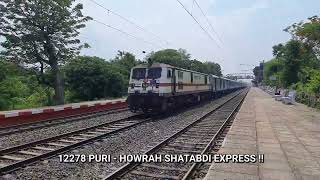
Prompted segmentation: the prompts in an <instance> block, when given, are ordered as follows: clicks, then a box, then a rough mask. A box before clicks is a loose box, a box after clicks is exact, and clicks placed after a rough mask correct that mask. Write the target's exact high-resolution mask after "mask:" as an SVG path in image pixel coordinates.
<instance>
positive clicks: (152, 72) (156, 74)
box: [148, 68, 162, 79]
mask: <svg viewBox="0 0 320 180" xmlns="http://www.w3.org/2000/svg"><path fill="white" fill-rule="evenodd" d="M161 71H162V68H150V69H148V79H158V78H160V77H161Z"/></svg>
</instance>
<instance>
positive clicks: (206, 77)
mask: <svg viewBox="0 0 320 180" xmlns="http://www.w3.org/2000/svg"><path fill="white" fill-rule="evenodd" d="M204 84H208V76H204Z"/></svg>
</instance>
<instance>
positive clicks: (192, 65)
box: [147, 49, 222, 76]
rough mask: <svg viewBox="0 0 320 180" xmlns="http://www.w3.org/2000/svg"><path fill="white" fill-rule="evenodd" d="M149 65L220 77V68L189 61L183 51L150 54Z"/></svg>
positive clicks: (164, 51)
mask: <svg viewBox="0 0 320 180" xmlns="http://www.w3.org/2000/svg"><path fill="white" fill-rule="evenodd" d="M147 59H148V60H149V63H153V62H159V63H165V64H169V65H172V66H176V67H180V68H184V69H190V70H194V71H198V72H202V73H207V74H214V75H217V76H221V75H222V73H221V67H220V65H219V64H218V63H214V62H204V63H203V62H201V61H198V60H196V59H193V60H191V59H190V54H188V53H187V51H186V50H184V49H179V50H175V49H164V50H160V51H157V52H152V53H150V54H149V55H148V56H147Z"/></svg>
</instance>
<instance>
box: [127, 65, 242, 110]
mask: <svg viewBox="0 0 320 180" xmlns="http://www.w3.org/2000/svg"><path fill="white" fill-rule="evenodd" d="M240 87H242V85H241V84H240V83H239V82H236V81H232V80H229V79H224V78H220V77H217V76H214V75H208V74H203V73H199V72H196V71H191V70H187V69H182V68H178V67H174V66H171V65H167V64H161V63H154V64H152V65H151V66H149V67H148V65H146V64H141V65H138V66H135V67H133V68H132V70H131V73H130V80H129V88H128V95H129V96H128V99H127V102H128V106H129V108H130V110H132V111H134V112H135V111H140V110H142V111H144V112H148V111H151V110H154V111H166V110H167V109H168V108H171V107H177V106H181V105H185V104H192V103H196V102H200V101H201V100H205V99H209V98H211V97H216V96H219V95H221V94H223V93H228V92H231V91H232V90H235V89H237V88H240Z"/></svg>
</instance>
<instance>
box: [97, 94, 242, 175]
mask: <svg viewBox="0 0 320 180" xmlns="http://www.w3.org/2000/svg"><path fill="white" fill-rule="evenodd" d="M244 91H246V90H242V91H240V92H239V93H237V94H236V95H235V96H233V97H231V98H230V99H228V100H227V101H225V102H223V103H222V104H220V105H218V106H217V107H216V108H214V109H213V110H211V111H210V112H208V113H206V114H205V115H203V116H202V117H200V118H198V119H197V120H195V121H194V122H191V123H190V124H188V125H187V126H186V127H184V128H183V129H181V130H179V131H178V132H176V133H174V134H173V135H172V136H170V137H168V138H166V139H165V140H163V141H161V142H160V143H158V144H157V145H155V146H154V147H152V148H150V149H149V150H147V151H146V152H145V153H144V154H145V155H151V154H153V153H155V152H157V151H158V150H159V149H160V148H161V147H162V146H164V145H166V144H168V143H169V142H170V141H171V140H173V139H175V138H176V137H178V136H179V135H181V134H183V133H184V132H186V131H187V130H188V129H190V128H191V127H192V126H194V125H195V124H197V123H198V122H200V121H202V120H204V119H205V118H207V117H208V116H210V115H211V114H213V113H214V112H216V111H217V110H219V109H220V108H221V107H223V106H224V105H226V104H227V103H228V102H230V101H231V100H233V99H235V98H236V97H239V96H240V95H241V94H242V93H244ZM242 98H245V95H244V96H243V97H242ZM139 164H141V163H139V162H129V163H127V164H125V165H123V166H121V167H120V168H118V169H117V170H116V171H114V172H113V173H111V174H109V175H108V176H106V177H104V178H103V180H111V179H119V178H120V177H123V176H124V175H126V174H127V173H129V172H130V171H131V170H133V169H134V168H135V167H137V166H138V165H139Z"/></svg>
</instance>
